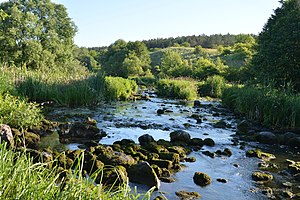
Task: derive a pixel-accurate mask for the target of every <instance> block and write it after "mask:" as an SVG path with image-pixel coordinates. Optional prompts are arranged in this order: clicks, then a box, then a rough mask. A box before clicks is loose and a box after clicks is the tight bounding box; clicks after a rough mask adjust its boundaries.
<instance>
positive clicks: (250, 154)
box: [246, 149, 276, 161]
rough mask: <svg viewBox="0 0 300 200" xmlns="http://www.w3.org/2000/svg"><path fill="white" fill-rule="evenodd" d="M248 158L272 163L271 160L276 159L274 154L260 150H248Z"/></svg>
mask: <svg viewBox="0 0 300 200" xmlns="http://www.w3.org/2000/svg"><path fill="white" fill-rule="evenodd" d="M246 156H248V157H255V158H260V159H263V160H265V161H270V160H272V159H275V158H276V157H275V156H274V155H273V154H271V153H265V152H262V151H261V150H259V149H253V150H248V151H247V152H246Z"/></svg>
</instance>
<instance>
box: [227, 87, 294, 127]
mask: <svg viewBox="0 0 300 200" xmlns="http://www.w3.org/2000/svg"><path fill="white" fill-rule="evenodd" d="M222 102H223V104H224V105H227V106H229V107H231V108H233V109H235V110H236V111H238V112H240V113H242V114H244V115H245V116H246V117H247V118H248V119H252V120H257V121H260V122H262V123H263V124H265V125H269V126H272V127H274V128H300V96H299V95H295V94H290V93H286V92H284V91H278V90H274V89H270V88H255V87H242V86H239V87H238V86H235V87H231V88H226V89H225V90H224V92H223V95H222Z"/></svg>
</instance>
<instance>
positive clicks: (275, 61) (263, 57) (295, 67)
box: [253, 0, 300, 91]
mask: <svg viewBox="0 0 300 200" xmlns="http://www.w3.org/2000/svg"><path fill="white" fill-rule="evenodd" d="M281 3H282V5H281V7H279V8H277V9H276V10H275V13H274V14H273V15H272V16H271V17H270V18H269V20H268V22H267V23H266V24H265V26H264V28H263V31H262V32H261V33H260V35H259V37H258V48H257V49H258V53H257V55H256V56H255V57H254V58H253V73H254V74H255V75H256V77H257V78H258V80H259V81H260V83H263V84H268V83H269V82H270V80H273V81H274V82H275V86H276V87H282V86H284V85H286V83H288V82H291V83H292V84H293V85H294V86H295V89H296V90H297V91H300V82H299V77H300V56H299V55H300V43H299V38H300V23H299V21H300V5H299V1H298V0H286V1H281Z"/></svg>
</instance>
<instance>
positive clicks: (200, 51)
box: [194, 45, 208, 57]
mask: <svg viewBox="0 0 300 200" xmlns="http://www.w3.org/2000/svg"><path fill="white" fill-rule="evenodd" d="M194 53H195V54H197V55H200V56H203V57H207V56H208V53H207V52H206V50H205V49H204V48H203V47H202V46H201V45H198V46H196V47H195V51H194Z"/></svg>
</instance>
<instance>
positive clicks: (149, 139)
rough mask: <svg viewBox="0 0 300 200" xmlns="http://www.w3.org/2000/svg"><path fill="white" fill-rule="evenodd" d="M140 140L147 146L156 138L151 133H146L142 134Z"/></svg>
mask: <svg viewBox="0 0 300 200" xmlns="http://www.w3.org/2000/svg"><path fill="white" fill-rule="evenodd" d="M138 140H139V143H140V145H142V146H147V145H149V144H150V143H151V142H155V140H154V138H153V137H152V136H151V135H149V134H144V135H142V136H140V137H139V139H138Z"/></svg>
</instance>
